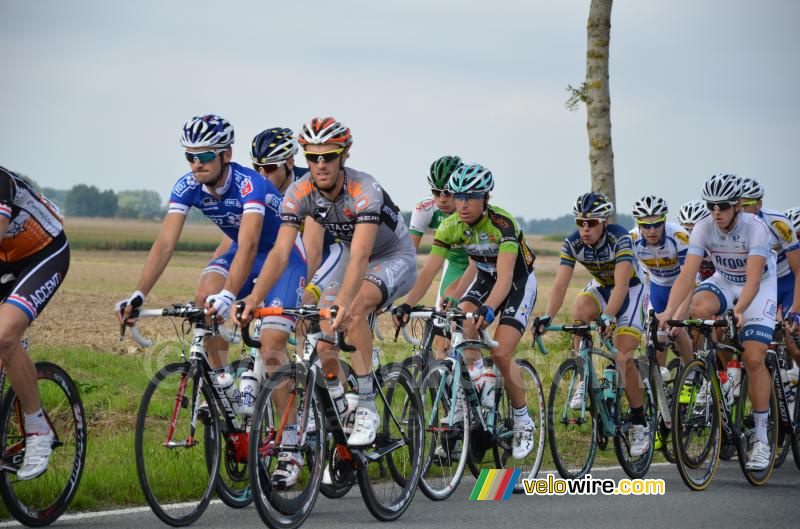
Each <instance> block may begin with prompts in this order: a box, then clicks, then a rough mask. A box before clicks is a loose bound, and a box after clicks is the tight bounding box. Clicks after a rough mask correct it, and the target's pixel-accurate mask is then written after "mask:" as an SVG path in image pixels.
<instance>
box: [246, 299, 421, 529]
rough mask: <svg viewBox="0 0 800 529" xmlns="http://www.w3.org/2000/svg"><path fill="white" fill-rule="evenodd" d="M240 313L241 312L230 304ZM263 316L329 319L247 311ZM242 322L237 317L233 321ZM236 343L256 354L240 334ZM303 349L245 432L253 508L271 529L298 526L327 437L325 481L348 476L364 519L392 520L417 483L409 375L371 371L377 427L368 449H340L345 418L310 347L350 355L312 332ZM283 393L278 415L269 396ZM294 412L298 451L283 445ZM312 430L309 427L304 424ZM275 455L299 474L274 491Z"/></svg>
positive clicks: (318, 475)
mask: <svg viewBox="0 0 800 529" xmlns="http://www.w3.org/2000/svg"><path fill="white" fill-rule="evenodd" d="M237 310H238V311H239V312H240V313H241V311H242V310H243V306H242V305H241V304H239V305H237ZM267 315H287V316H295V317H297V318H299V319H306V320H310V321H311V322H313V323H318V322H319V320H320V319H321V318H330V319H333V318H335V315H336V312H335V310H328V309H320V308H317V307H313V306H306V307H300V308H286V307H284V308H280V307H266V308H261V309H256V310H255V311H253V317H254V318H260V317H263V316H267ZM240 318H241V315H240ZM242 339H243V340H244V341H245V343H246V344H248V345H249V346H251V347H259V346H260V344H259V343H258V341H256V340H253V339H252V338H251V337H250V334H249V329H248V327H247V326H244V327H242ZM306 341H309V342H310V343H309V346H308V347H306V348H304V355H303V358H302V359H301V360H300V361H298V362H293V363H289V364H286V365H283V366H281V367H280V368H278V369H277V370H276V371H275V372H274V373H273V374H272V375H271V376H270V377H269V378H268V379H267V381H266V383H265V384H264V385H262V387H261V388H260V390H259V396H258V401H257V404H256V412H255V415H254V418H253V426H252V429H251V436H250V445H249V459H248V464H249V465H250V468H251V469H252V471H251V474H250V479H251V487H252V489H253V492H254V497H255V504H256V509H257V510H258V513H259V515H260V516H261V518H262V520H263V521H264V523H266V524H267V525H268V526H270V527H273V528H275V527H277V528H293V527H298V526H299V525H300V524H302V523H303V522H304V521H305V519H306V518H307V517H308V515H309V514H310V512H311V509H312V508H313V506H314V503H315V501H316V498H317V496H318V492H319V490H320V484H321V480H322V471H323V466H324V464H325V462H326V460H328V459H329V458H328V454H327V453H326V452H327V451H328V447H327V446H326V445H327V443H326V441H325V440H326V439H327V435H328V433H330V434H331V435H332V437H333V443H334V448H333V452H335V456H332V457H331V458H330V460H331V475H332V477H333V478H334V480H336V479H337V477H338V476H347V475H349V474H351V473H352V472H353V471H354V470H355V472H356V473H357V476H358V484H359V488H360V489H361V494H362V498H363V500H364V503H365V504H366V506H367V509H368V510H369V511H370V513H371V514H372V515H373V516H374V517H375V518H377V519H378V520H381V521H391V520H396V519H397V518H399V517H400V516H401V515H402V514H403V513H404V512H405V510H406V509H407V508H408V506H409V505H410V504H411V500H412V499H413V496H414V492H415V491H416V488H417V483H418V481H419V473H420V470H421V463H422V404H421V402H420V398H419V394H418V392H417V390H416V388H415V386H414V381H413V379H412V378H411V375H409V374H408V372H407V371H406V370H405V369H403V368H402V366H401V365H399V364H389V365H387V366H383V367H382V368H380V369H379V370H377V371H374V373H373V376H374V383H375V388H376V392H377V397H376V399H375V405H376V408H378V414H379V416H380V417H381V424H380V426H379V429H378V433H377V436H376V439H375V441H374V443H373V444H372V445H370V446H367V447H362V448H354V447H349V446H348V445H347V434H346V433H345V430H344V417H340V416H339V414H338V411H337V410H336V407H335V406H334V404H333V402H332V399H331V397H330V394H329V393H328V391H327V387H326V384H325V382H324V381H323V377H324V376H325V374H324V373H323V370H322V366H321V365H320V363H319V362H318V361H317V360H318V357H317V350H316V349H317V344H318V343H319V341H324V342H328V343H331V344H333V345H334V346H335V347H337V348H339V349H340V350H342V351H344V352H352V351H354V348H353V347H352V346H350V345H348V344H346V343H345V342H344V338H343V336H342V333H341V332H336V333H335V336H333V337H331V336H326V335H324V334H322V332H321V331H319V332H317V329H316V328H313V329H312V332H311V333H309V334H307V335H306ZM281 387H285V388H286V389H287V390H288V403H287V405H286V406H285V407H284V409H283V410H280V409H278V407H276V405H275V402H274V401H275V399H273V393H274V392H275V391H276V390H278V389H279V388H281ZM295 407H296V409H297V418H298V419H297V444H296V445H291V446H290V445H285V444H283V442H282V441H283V434H284V431H285V428H286V425H287V420H288V418H289V414H290V413H294V412H293V411H292V410H294V409H295ZM312 423H313V424H314V428H313V429H311V428H309V424H312ZM281 451H292V452H294V451H299V452H300V453H301V454H302V455H303V460H304V461H303V469H302V472H301V475H300V478H299V480H298V481H297V483H296V484H295V485H294V486H292V487H290V488H278V487H277V486H275V485H273V482H272V480H271V476H272V473H273V471H274V469H275V467H276V465H277V456H278V454H279V453H280V452H281Z"/></svg>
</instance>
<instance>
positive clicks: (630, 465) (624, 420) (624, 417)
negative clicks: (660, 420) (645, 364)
mask: <svg viewBox="0 0 800 529" xmlns="http://www.w3.org/2000/svg"><path fill="white" fill-rule="evenodd" d="M634 362H635V363H636V364H637V368H638V362H637V361H636V360H634ZM651 387H652V386H651ZM642 407H643V411H644V418H645V421H646V422H647V428H648V431H649V434H648V435H649V436H650V448H648V449H647V451H646V452H645V453H644V454H642V455H640V456H633V455H631V442H632V440H633V438H632V434H631V432H632V429H633V423H632V422H631V419H630V414H631V407H630V403H629V402H628V397H627V394H626V392H625V390H624V389H623V388H621V387H620V388H617V402H616V405H615V406H614V422H615V423H616V424H617V435H615V436H614V453H616V455H617V461H619V464H620V466H621V467H622V470H624V471H625V474H627V475H628V477H630V478H631V479H638V478H641V477H642V476H644V475H645V474H647V471H648V470H649V469H650V463H651V462H652V461H653V453H654V452H655V448H654V447H655V433H656V404H655V400H654V398H653V394H652V393H651V391H650V388H647V387H645V388H644V391H643V393H642Z"/></svg>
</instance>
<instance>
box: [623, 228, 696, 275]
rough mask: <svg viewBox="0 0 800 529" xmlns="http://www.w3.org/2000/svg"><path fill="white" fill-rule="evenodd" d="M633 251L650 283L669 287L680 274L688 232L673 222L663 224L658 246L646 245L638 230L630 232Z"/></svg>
mask: <svg viewBox="0 0 800 529" xmlns="http://www.w3.org/2000/svg"><path fill="white" fill-rule="evenodd" d="M630 233H631V239H633V251H634V253H635V254H636V257H638V258H639V262H641V263H642V265H643V266H644V267H645V268H646V269H647V272H648V274H649V276H650V282H651V283H655V284H657V285H661V286H664V287H671V286H672V284H673V283H675V280H676V279H677V278H678V274H680V272H681V266H683V260H684V259H685V258H686V251H687V250H688V249H689V232H688V231H686V230H685V229H684V228H682V227H681V226H679V225H678V224H675V223H673V222H667V223H665V224H664V236H663V237H662V238H661V242H659V243H658V244H655V245H653V244H648V243H647V241H646V240H645V238H644V237H643V236H642V235H641V234H640V233H639V228H638V227H636V228H633V229H632V230H631V231H630Z"/></svg>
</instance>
